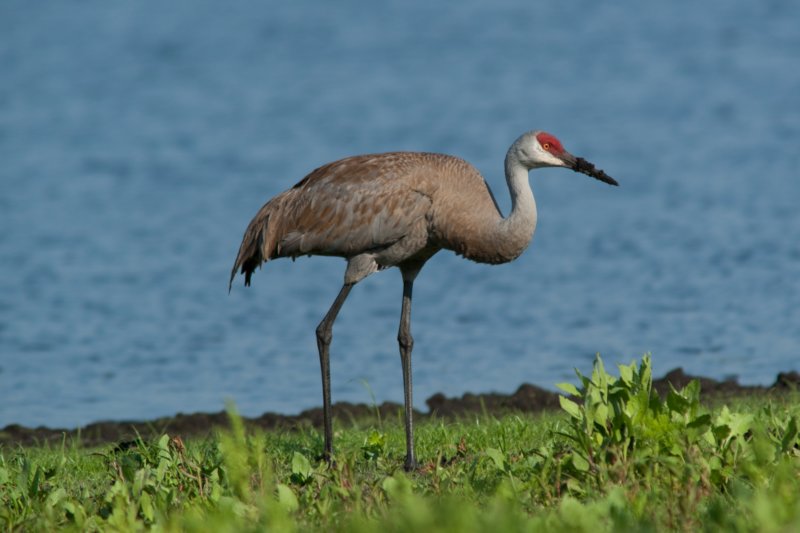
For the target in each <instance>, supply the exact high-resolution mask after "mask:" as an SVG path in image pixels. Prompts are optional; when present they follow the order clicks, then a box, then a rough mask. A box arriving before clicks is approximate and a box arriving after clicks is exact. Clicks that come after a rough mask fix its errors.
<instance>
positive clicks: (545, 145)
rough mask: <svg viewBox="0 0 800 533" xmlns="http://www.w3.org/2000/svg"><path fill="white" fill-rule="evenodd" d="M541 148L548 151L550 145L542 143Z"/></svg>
mask: <svg viewBox="0 0 800 533" xmlns="http://www.w3.org/2000/svg"><path fill="white" fill-rule="evenodd" d="M542 148H544V149H545V150H549V149H550V143H544V144H543V145H542Z"/></svg>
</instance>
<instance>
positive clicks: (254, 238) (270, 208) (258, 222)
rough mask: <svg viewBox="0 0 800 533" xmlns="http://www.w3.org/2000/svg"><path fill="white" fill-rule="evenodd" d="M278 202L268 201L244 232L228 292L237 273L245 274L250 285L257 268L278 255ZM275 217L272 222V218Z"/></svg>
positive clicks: (247, 283)
mask: <svg viewBox="0 0 800 533" xmlns="http://www.w3.org/2000/svg"><path fill="white" fill-rule="evenodd" d="M276 203H277V202H275V201H274V199H273V201H270V202H267V204H266V205H264V207H262V208H261V209H260V210H259V212H258V213H256V216H255V217H253V220H251V221H250V224H249V225H248V226H247V229H246V230H245V232H244V237H243V238H242V244H241V245H240V246H239V253H238V255H237V256H236V261H235V262H234V263H233V268H232V269H231V278H230V280H229V281H228V292H230V291H231V287H232V286H233V279H234V278H235V277H236V274H237V273H242V274H244V284H245V286H249V285H250V278H251V276H252V275H253V272H254V271H255V269H256V268H258V267H259V266H261V264H262V263H264V262H266V261H269V260H270V259H272V258H273V257H275V255H276V247H277V246H276V245H277V241H278V238H277V228H276V226H277V224H276V222H277V221H278V220H277V219H278V217H276V216H275V215H276V214H277V213H276V211H277V209H278V206H277V205H275V204H276ZM271 218H272V219H273V221H272V223H270V219H271Z"/></svg>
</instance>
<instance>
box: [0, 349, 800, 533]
mask: <svg viewBox="0 0 800 533" xmlns="http://www.w3.org/2000/svg"><path fill="white" fill-rule="evenodd" d="M618 370H619V372H618V373H619V375H618V376H612V375H610V374H609V373H608V372H606V370H605V368H604V365H603V362H602V360H600V358H599V357H598V358H597V360H596V361H595V364H594V367H593V369H592V372H591V374H590V375H589V376H584V375H582V374H581V373H580V372H578V378H577V380H578V382H577V384H575V385H573V384H561V385H559V388H560V389H561V390H563V391H564V392H565V393H566V394H568V395H569V397H566V396H565V397H563V398H562V400H561V406H562V408H563V413H561V414H549V415H543V416H536V417H534V416H507V417H504V418H501V419H496V418H493V417H490V416H487V415H484V416H480V417H477V418H474V419H470V420H463V421H461V422H441V421H429V422H426V423H422V424H420V425H419V426H418V428H417V434H416V437H417V439H416V444H417V451H418V456H419V459H420V461H421V465H422V466H421V468H420V470H419V471H417V472H414V473H410V474H406V473H404V472H403V470H402V464H403V459H404V453H405V439H404V433H403V427H402V423H401V420H402V417H398V418H397V423H396V424H395V425H392V424H387V423H386V422H385V421H384V422H382V423H381V422H379V423H378V424H377V428H378V429H375V427H376V426H374V425H373V423H371V422H369V421H367V422H366V423H364V422H363V421H356V422H354V424H364V427H363V429H362V428H360V427H359V426H358V425H354V426H353V427H349V428H336V444H337V450H336V452H337V453H336V456H335V462H334V463H333V464H332V465H329V464H327V463H325V462H320V461H317V460H316V459H315V458H316V457H318V456H319V452H320V445H321V444H320V443H321V441H322V439H321V436H320V435H319V434H318V432H317V431H315V430H313V429H304V430H295V431H292V432H280V431H273V432H268V433H252V432H247V431H245V428H244V427H243V425H242V422H241V420H240V419H239V417H238V415H236V413H235V412H234V410H233V409H232V408H230V409H229V412H230V420H231V429H230V430H229V431H226V432H221V433H219V434H218V435H216V436H214V437H213V438H208V439H205V440H192V441H189V442H186V443H184V442H183V441H182V440H181V439H180V438H179V437H175V436H168V435H164V436H162V437H161V438H160V439H157V440H155V441H150V442H145V441H141V440H140V441H139V442H136V443H135V445H133V446H130V447H127V448H125V449H122V447H118V448H114V449H112V448H106V449H101V450H83V449H81V448H79V447H78V446H74V447H67V446H61V447H60V448H58V449H0V527H2V528H3V529H5V530H26V531H28V530H30V531H50V530H53V529H59V528H66V529H76V530H101V531H106V530H119V531H133V530H147V529H156V530H163V531H171V530H175V531H177V530H180V531H184V530H188V531H210V530H214V531H217V530H219V531H256V530H258V531H261V530H265V529H270V530H278V531H296V530H304V531H305V530H324V531H330V530H333V531H364V532H369V531H381V532H384V531H459V532H461V531H485V530H487V529H496V530H498V531H538V530H546V531H570V532H572V531H591V532H595V531H619V530H684V531H687V530H691V531H695V530H712V531H718V530H725V531H728V530H730V531H751V530H763V531H771V530H774V531H788V530H793V529H794V530H797V529H799V528H800V498H798V497H797V495H798V494H800V436H799V434H798V433H799V432H798V417H800V403H799V402H797V399H798V396H797V395H796V394H795V395H793V396H788V397H780V398H778V397H776V398H774V399H760V400H740V401H735V402H732V403H731V402H729V403H728V404H727V405H720V406H716V407H710V406H708V405H706V404H704V403H701V401H700V399H701V395H700V393H701V391H700V387H699V384H698V383H692V384H690V385H689V386H687V387H685V388H684V389H682V390H671V391H669V393H668V394H666V397H665V398H663V399H662V398H660V397H659V396H658V395H657V394H656V392H655V391H654V390H653V388H652V374H651V364H650V358H649V357H644V358H643V359H642V360H641V361H640V362H638V363H631V364H629V365H620V366H618Z"/></svg>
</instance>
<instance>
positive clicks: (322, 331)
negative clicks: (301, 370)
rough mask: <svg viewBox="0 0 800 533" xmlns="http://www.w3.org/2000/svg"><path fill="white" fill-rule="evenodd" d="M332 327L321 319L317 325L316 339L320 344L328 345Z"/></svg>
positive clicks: (331, 335)
mask: <svg viewBox="0 0 800 533" xmlns="http://www.w3.org/2000/svg"><path fill="white" fill-rule="evenodd" d="M332 330H333V328H332V327H331V326H330V324H328V322H327V321H326V320H323V321H322V322H320V323H319V326H317V340H318V341H319V342H321V343H322V344H325V345H328V344H330V343H331V340H332V339H333V331H332Z"/></svg>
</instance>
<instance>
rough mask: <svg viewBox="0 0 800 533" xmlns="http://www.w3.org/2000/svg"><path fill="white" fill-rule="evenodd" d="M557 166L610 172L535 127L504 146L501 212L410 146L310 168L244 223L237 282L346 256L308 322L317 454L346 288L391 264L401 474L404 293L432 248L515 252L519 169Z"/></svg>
mask: <svg viewBox="0 0 800 533" xmlns="http://www.w3.org/2000/svg"><path fill="white" fill-rule="evenodd" d="M539 167H566V168H569V169H572V170H574V171H576V172H581V173H583V174H587V175H589V176H592V177H593V178H596V179H598V180H600V181H603V182H605V183H608V184H610V185H617V182H616V181H614V179H613V178H611V177H610V176H608V175H607V174H606V173H605V172H603V171H602V170H599V169H596V168H595V166H594V165H593V164H591V163H589V162H588V161H586V160H585V159H582V158H580V157H575V156H573V155H572V154H570V153H569V152H567V151H566V150H564V148H563V147H562V145H561V142H560V141H559V140H558V139H557V138H556V137H554V136H553V135H550V134H549V133H545V132H542V131H531V132H528V133H525V134H523V135H522V136H520V137H519V138H518V139H517V140H516V141H515V142H514V144H512V145H511V148H509V150H508V153H507V154H506V158H505V173H506V181H507V182H508V188H509V191H510V193H511V213H510V214H509V216H507V217H505V218H504V217H503V216H502V213H501V212H500V209H499V208H498V206H497V203H496V202H495V199H494V197H493V196H492V192H491V190H490V189H489V186H488V185H487V184H486V182H485V181H484V179H483V177H482V176H481V175H480V173H479V172H478V171H477V169H476V168H475V167H473V166H472V165H470V164H469V163H467V162H466V161H464V160H462V159H459V158H457V157H454V156H450V155H444V154H433V153H419V152H391V153H384V154H372V155H359V156H354V157H348V158H346V159H341V160H339V161H335V162H333V163H329V164H327V165H324V166H322V167H319V168H318V169H316V170H314V171H313V172H311V173H310V174H309V175H307V176H306V177H305V178H303V179H302V180H300V182H299V183H297V185H295V186H294V187H292V188H291V189H289V190H287V191H285V192H282V193H281V194H279V195H277V196H275V197H274V198H272V199H271V200H270V201H268V202H267V203H266V204H265V205H264V206H263V207H262V208H261V209H260V210H259V211H258V213H256V216H255V217H254V218H253V220H252V221H250V224H249V225H248V227H247V230H246V231H245V233H244V238H243V239H242V244H241V246H240V248H239V254H238V256H237V257H236V262H235V263H234V265H233V270H232V271H231V278H230V283H229V285H228V289H229V290H230V287H231V284H232V283H233V279H234V277H235V276H236V273H237V270H241V273H243V274H244V276H245V285H249V284H250V277H251V276H252V274H253V271H254V270H255V269H256V267H258V266H260V265H261V264H262V263H264V262H266V261H269V260H270V259H275V258H278V257H291V258H295V257H297V256H301V255H328V256H339V257H343V258H345V259H346V260H347V269H346V270H345V273H344V284H343V286H342V288H341V290H340V291H339V294H338V295H337V296H336V299H335V300H334V301H333V304H332V305H331V307H330V309H329V310H328V312H327V314H326V315H325V317H324V318H323V319H322V321H321V322H320V323H319V326H317V330H316V334H317V347H318V349H319V361H320V368H321V371H322V401H323V417H324V431H325V450H324V453H323V455H324V457H325V458H326V459H327V460H331V457H332V453H333V444H332V440H333V432H332V427H331V394H330V367H329V348H330V344H331V339H332V332H333V323H334V321H335V320H336V315H337V314H338V313H339V310H340V309H341V307H342V304H344V301H345V299H346V298H347V295H348V294H349V293H350V290H351V289H352V288H353V285H355V284H356V283H358V282H359V281H361V280H362V279H364V278H366V277H367V276H369V275H370V274H372V273H374V272H377V271H379V270H383V269H385V268H388V267H393V266H396V267H398V268H400V273H401V274H402V278H403V299H402V306H401V312H400V328H399V331H398V334H397V340H398V343H399V345H400V359H401V363H402V367H403V393H404V394H403V396H404V404H405V430H406V458H405V464H404V466H405V468H406V470H412V469H414V468H416V466H417V462H416V457H415V455H414V433H413V421H412V404H413V402H412V386H411V350H412V348H413V346H414V339H413V338H412V337H411V292H412V287H413V284H414V279H415V278H416V277H417V274H419V271H420V269H421V268H422V266H423V265H424V264H425V262H426V261H427V260H428V259H430V258H431V257H432V256H433V255H434V254H435V253H436V252H438V251H439V250H441V249H443V248H444V249H447V250H452V251H454V252H455V253H456V254H459V255H462V256H464V257H466V258H467V259H471V260H473V261H477V262H480V263H490V264H498V263H505V262H508V261H512V260H513V259H515V258H517V257H518V256H519V255H520V254H521V253H522V252H523V251H524V250H525V248H526V247H527V246H528V244H529V243H530V241H531V238H532V237H533V232H534V230H535V228H536V217H537V215H536V203H535V202H534V199H533V192H532V191H531V188H530V184H529V183H528V171H530V170H531V169H534V168H539Z"/></svg>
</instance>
